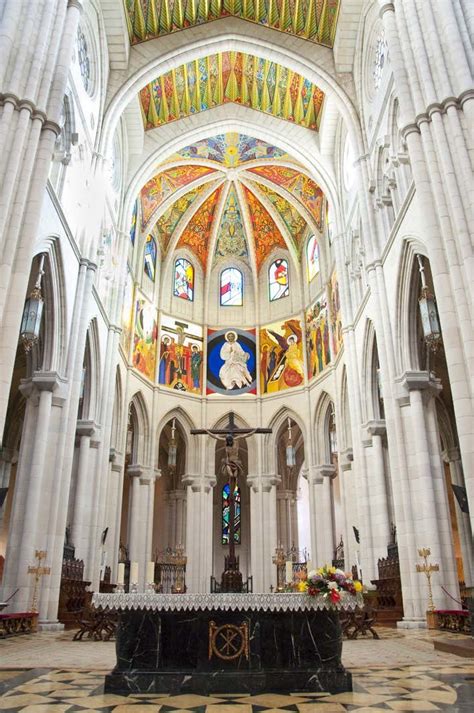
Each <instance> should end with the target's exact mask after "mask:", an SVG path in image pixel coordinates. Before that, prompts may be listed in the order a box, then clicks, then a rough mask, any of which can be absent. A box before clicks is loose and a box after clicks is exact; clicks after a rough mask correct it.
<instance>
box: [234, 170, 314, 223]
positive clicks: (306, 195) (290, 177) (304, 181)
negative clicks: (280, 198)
mask: <svg viewBox="0 0 474 713" xmlns="http://www.w3.org/2000/svg"><path fill="white" fill-rule="evenodd" d="M248 170H249V171H250V172H252V173H254V174H256V175H258V176H262V178H266V179H267V180H268V181H272V182H273V183H276V184H277V185H278V186H281V187H282V188H286V190H287V191H288V192H289V193H291V194H292V195H293V196H294V197H295V198H296V199H297V200H299V201H301V203H302V204H303V205H304V206H305V208H307V210H309V212H310V213H311V215H312V216H313V218H314V220H315V222H316V225H317V226H318V228H319V229H320V230H321V229H322V208H323V192H322V190H321V189H320V187H319V186H318V185H317V184H316V183H315V182H314V181H312V180H311V178H308V176H305V175H304V174H303V173H300V172H299V171H297V170H295V169H293V168H288V167H287V166H277V165H271V166H256V167H255V168H249V169H248Z"/></svg>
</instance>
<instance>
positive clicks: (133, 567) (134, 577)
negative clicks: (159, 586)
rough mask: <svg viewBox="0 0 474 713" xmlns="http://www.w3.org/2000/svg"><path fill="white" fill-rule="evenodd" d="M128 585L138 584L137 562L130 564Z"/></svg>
mask: <svg viewBox="0 0 474 713" xmlns="http://www.w3.org/2000/svg"><path fill="white" fill-rule="evenodd" d="M130 584H138V562H130Z"/></svg>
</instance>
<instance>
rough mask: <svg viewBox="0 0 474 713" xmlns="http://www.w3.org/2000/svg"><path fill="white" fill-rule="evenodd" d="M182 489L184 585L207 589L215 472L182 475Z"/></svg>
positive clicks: (201, 590)
mask: <svg viewBox="0 0 474 713" xmlns="http://www.w3.org/2000/svg"><path fill="white" fill-rule="evenodd" d="M183 483H184V484H185V485H186V486H187V490H186V555H187V558H188V561H187V565H186V585H187V587H188V591H190V592H209V590H210V578H211V575H212V552H213V549H212V529H213V508H212V494H213V488H214V486H215V484H216V477H215V475H205V474H202V475H184V476H183Z"/></svg>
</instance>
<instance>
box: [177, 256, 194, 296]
mask: <svg viewBox="0 0 474 713" xmlns="http://www.w3.org/2000/svg"><path fill="white" fill-rule="evenodd" d="M173 294H174V296H175V297H180V298H181V299H183V300H189V301H190V302H192V301H193V300H194V267H193V266H192V265H191V263H190V262H189V260H186V258H184V257H180V258H178V260H176V262H175V264H174V287H173Z"/></svg>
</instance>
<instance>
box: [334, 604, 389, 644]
mask: <svg viewBox="0 0 474 713" xmlns="http://www.w3.org/2000/svg"><path fill="white" fill-rule="evenodd" d="M339 616H340V622H341V627H342V633H343V635H344V636H346V637H347V638H348V639H357V637H358V636H359V634H361V635H362V636H366V635H367V634H368V633H369V632H370V633H371V634H372V637H373V638H374V639H379V638H380V637H379V635H378V634H377V632H376V631H375V629H374V626H375V622H376V620H377V611H376V610H375V609H373V608H372V607H369V606H365V607H363V608H360V607H357V608H356V609H354V610H349V611H341V612H340V615H339Z"/></svg>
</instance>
